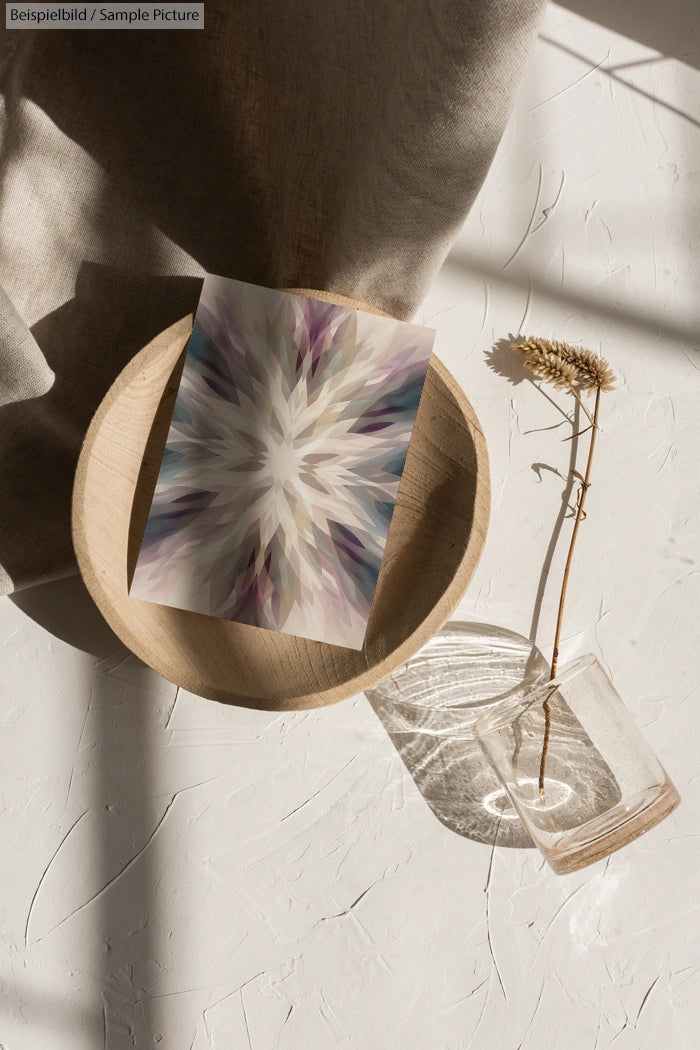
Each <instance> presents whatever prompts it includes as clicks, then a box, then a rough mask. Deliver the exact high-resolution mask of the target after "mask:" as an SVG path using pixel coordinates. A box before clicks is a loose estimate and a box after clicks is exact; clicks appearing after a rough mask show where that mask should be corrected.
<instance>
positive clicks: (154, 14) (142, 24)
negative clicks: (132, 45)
mask: <svg viewBox="0 0 700 1050" xmlns="http://www.w3.org/2000/svg"><path fill="white" fill-rule="evenodd" d="M5 28H6V29H203V28H204V4H167V3H164V4H119V3H116V4H113V3H111V4H110V3H108V4H70V3H66V4H61V3H59V4H56V3H53V4H5Z"/></svg>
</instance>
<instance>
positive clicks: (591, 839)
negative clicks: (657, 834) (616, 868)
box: [540, 777, 680, 875]
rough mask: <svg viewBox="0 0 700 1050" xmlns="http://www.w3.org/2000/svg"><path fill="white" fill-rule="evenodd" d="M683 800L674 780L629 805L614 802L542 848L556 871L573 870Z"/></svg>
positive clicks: (649, 826)
mask: <svg viewBox="0 0 700 1050" xmlns="http://www.w3.org/2000/svg"><path fill="white" fill-rule="evenodd" d="M679 803H680V795H679V794H678V792H677V790H676V788H675V787H674V785H673V784H672V783H671V781H670V780H669V779H668V777H667V778H666V780H665V781H664V783H663V784H660V785H657V786H656V787H655V788H653V789H649V790H648V791H645V792H644V793H643V794H642V795H640V796H638V797H637V798H636V799H632V800H630V801H629V802H628V803H627V804H626V805H622V804H620V805H619V806H615V807H614V808H613V809H612V810H610V811H609V812H608V813H605V814H604V815H603V816H601V817H600V818H598V819H597V820H593V821H591V822H590V823H589V824H587V825H586V826H585V827H580V828H576V829H574V830H571V831H569V832H565V833H564V834H563V835H562V836H561V838H560V839H559V841H558V842H557V843H556V845H554V846H551V847H545V846H543V845H542V844H541V843H540V851H541V852H542V854H543V855H544V858H545V860H546V861H547V863H548V865H549V866H550V868H551V869H552V871H554V872H555V873H556V874H557V875H570V874H571V873H572V872H574V871H579V870H580V869H581V868H585V867H587V866H588V865H589V864H595V863H596V861H599V860H604V859H605V858H606V857H608V856H610V854H611V853H615V852H616V851H617V850H619V849H622V847H623V846H626V845H627V844H628V843H630V842H633V841H634V840H635V839H637V838H639V837H640V836H641V835H644V834H645V833H646V832H647V831H651V829H652V828H654V827H656V825H657V824H660V823H661V821H662V820H665V818H666V817H667V816H668V815H669V814H670V813H672V812H673V810H674V809H675V808H676V807H677V806H678V804H679Z"/></svg>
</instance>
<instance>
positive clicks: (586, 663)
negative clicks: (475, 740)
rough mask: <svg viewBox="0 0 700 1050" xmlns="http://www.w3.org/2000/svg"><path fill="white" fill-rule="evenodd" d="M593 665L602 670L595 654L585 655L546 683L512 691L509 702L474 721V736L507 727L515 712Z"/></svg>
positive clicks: (538, 699) (504, 702)
mask: <svg viewBox="0 0 700 1050" xmlns="http://www.w3.org/2000/svg"><path fill="white" fill-rule="evenodd" d="M593 664H597V665H598V666H599V667H600V668H601V670H602V667H601V664H600V661H599V660H598V657H597V656H596V655H595V653H585V654H584V655H583V656H579V657H577V658H576V659H575V660H573V661H572V662H571V663H570V664H567V665H566V667H564V668H563V669H562V670H561V671H559V672H558V673H557V674H556V675H555V676H554V678H548V679H547V681H546V682H537V683H535V685H534V686H533V688H531V689H528V690H527V692H526V693H518V692H517V690H513V692H514V693H516V695H515V696H513V698H512V699H511V700H508V699H507V698H505V699H504V700H502V701H501V703H499V704H498V706H497V708H496V710H491V711H486V712H484V714H483V715H481V717H480V718H478V719H477V720H476V722H475V723H474V735H475V736H477V737H479V736H482V735H484V734H486V733H490V732H492V731H493V730H496V729H502V728H503V726H504V725H508V724H509V723H510V722H512V721H513V717H514V715H515V714H516V713H517V712H519V711H524V710H525V709H526V708H528V707H531V706H532V705H533V704H536V703H539V702H541V701H542V700H544V698H545V696H546V695H547V693H548V692H549V690H550V689H558V688H559V686H560V685H565V684H566V682H568V681H570V680H571V679H572V678H575V677H576V675H578V674H580V673H581V671H585V670H586V669H587V668H588V667H591V666H592V665H593Z"/></svg>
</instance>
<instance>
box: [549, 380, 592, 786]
mask: <svg viewBox="0 0 700 1050" xmlns="http://www.w3.org/2000/svg"><path fill="white" fill-rule="evenodd" d="M600 391H601V388H600V387H597V388H596V393H595V407H594V409H593V418H592V427H591V441H590V444H589V446H588V460H587V462H586V473H585V475H584V477H583V480H582V481H580V482H579V484H580V486H581V488H580V495H579V500H578V506H577V508H576V520H575V521H574V527H573V531H572V533H571V542H570V544H569V553H568V555H567V558H566V565H565V566H564V578H563V580H562V585H561V594H560V595H559V611H558V613H557V626H556V630H555V633H554V648H553V651H552V666H551V670H550V674H549V680H550V682H551V681H552V679H553V678H556V674H557V663H558V661H559V642H560V640H561V629H562V623H563V621H564V603H565V601H566V589H567V586H568V583H569V573H570V571H571V562H572V560H573V556H574V547H575V546H576V537H577V536H578V530H579V526H580V524H581V522H582V521H583V518H584V504H585V502H586V494H587V492H588V489H589V488H590V485H591V468H592V466H593V453H594V451H595V439H596V434H597V433H598V412H599V409H600ZM554 692H556V690H555V689H552V692H551V693H549V694H548V695H547V696H546V697H545V700H544V703H543V708H544V740H543V742H542V757H541V759H540V776H539V790H540V799H541V800H542V801H543V802H544V778H545V773H546V770H547V752H548V750H549V737H550V733H551V728H552V711H551V707H550V704H549V699H550V697H551V696H552V695H553V693H554Z"/></svg>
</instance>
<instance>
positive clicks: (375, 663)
mask: <svg viewBox="0 0 700 1050" xmlns="http://www.w3.org/2000/svg"><path fill="white" fill-rule="evenodd" d="M190 331H191V319H190V318H184V319H183V320H182V321H180V322H178V323H177V324H175V325H173V326H172V327H171V328H169V329H168V330H167V331H165V332H163V333H161V334H160V335H159V336H158V337H157V338H156V339H154V340H153V341H152V342H151V343H149V344H148V346H146V347H144V349H143V350H142V351H140V353H139V354H137V356H136V357H135V358H134V359H133V360H132V361H131V362H130V364H129V365H128V366H127V367H126V368H125V369H124V371H123V372H122V373H121V375H120V376H119V377H118V378H117V380H116V382H115V383H114V385H113V386H112V388H111V389H110V390H109V392H108V394H107V395H106V397H105V399H104V401H103V403H102V405H101V406H100V408H99V409H98V411H97V413H96V414H95V417H94V419H93V421H92V424H91V426H90V429H89V431H88V434H87V436H86V439H85V443H84V446H83V451H82V453H81V457H80V461H79V464H78V470H77V474H76V481H75V487H74V494H73V539H74V544H75V549H76V554H77V557H78V563H79V565H80V570H81V573H82V575H83V578H84V580H85V582H86V584H87V586H88V589H89V590H90V592H91V594H92V596H93V598H94V600H95V601H96V603H97V605H98V606H99V608H100V610H101V612H102V613H103V615H104V617H105V619H106V620H107V622H108V623H109V624H110V626H111V627H112V629H113V630H114V631H115V632H116V633H117V634H118V635H119V637H120V638H121V639H122V641H123V642H124V643H125V645H127V646H128V647H129V648H130V649H131V650H132V651H133V652H135V653H136V654H137V655H138V656H139V657H141V659H143V660H144V661H145V662H146V663H147V664H149V665H150V666H151V667H153V668H154V669H155V670H157V671H158V672H160V673H161V674H162V675H163V676H164V677H165V678H168V679H169V680H170V681H172V682H176V683H177V684H178V685H180V686H182V687H183V688H185V689H188V690H190V691H191V692H194V693H197V694H199V695H201V696H205V697H209V698H211V699H216V700H220V701H224V702H229V703H235V704H240V705H243V706H248V707H260V708H266V709H279V710H285V709H300V708H306V707H317V706H321V705H323V704H328V703H332V702H334V701H337V700H340V699H342V698H343V697H346V696H351V695H353V694H354V693H357V692H359V691H361V690H362V689H364V688H366V687H367V686H369V685H371V684H373V683H375V682H377V681H379V680H380V679H381V678H383V677H385V675H387V674H389V673H390V672H391V671H392V670H394V669H395V668H396V667H398V666H399V665H400V664H402V663H403V662H405V660H407V659H408V658H409V656H411V655H412V653H414V652H415V651H417V650H418V649H419V648H420V647H421V646H422V645H423V644H425V642H427V641H428V639H429V638H431V637H432V635H433V634H434V633H435V632H436V631H437V630H439V628H440V627H441V626H442V624H443V623H444V622H445V620H446V619H447V617H448V616H449V614H450V612H451V611H452V610H453V609H454V607H455V606H456V604H457V602H458V601H459V599H460V597H461V595H462V594H463V592H464V590H465V588H466V586H467V584H468V582H469V579H470V578H471V576H472V573H473V571H474V568H475V567H476V563H477V561H478V558H479V555H480V553H481V550H482V548H483V544H484V539H485V535H486V527H487V522H488V506H489V483H488V466H487V457H486V446H485V442H484V439H483V436H482V434H481V431H480V429H479V425H478V422H477V420H476V417H475V415H474V412H473V410H472V408H471V405H470V404H469V402H468V401H467V399H466V397H465V396H464V394H463V393H462V391H461V390H460V388H459V387H458V386H457V384H456V383H455V381H454V380H453V378H452V377H451V376H450V374H449V372H447V370H446V369H445V368H444V366H443V365H441V363H440V362H439V361H437V359H435V357H433V359H432V362H431V365H430V368H429V370H428V375H427V378H426V383H425V387H424V391H423V396H422V399H421V403H420V407H419V410H418V415H417V418H416V423H415V426H414V430H413V436H412V440H411V444H410V448H409V453H408V457H407V459H406V465H405V468H404V473H403V477H402V480H401V485H400V487H399V492H398V497H397V503H396V509H395V511H394V516H393V518H392V522H391V527H390V531H389V535H388V538H387V544H386V549H385V554H384V558H383V561H382V567H381V571H380V574H379V581H378V584H377V590H376V594H375V599H374V603H373V606H372V612H371V616H370V621H369V625H368V629H367V634H366V638H365V643H364V646H363V648H362V650H360V651H359V652H358V651H355V650H352V649H345V648H342V647H340V646H335V645H330V644H326V643H323V642H315V641H311V640H307V639H303V638H297V637H294V636H291V635H286V634H281V633H278V632H274V631H267V630H263V629H261V628H258V627H250V626H248V625H246V624H239V623H232V622H229V621H226V620H219V619H216V618H214V617H210V616H204V615H202V614H199V613H193V612H188V611H185V610H181V609H172V608H168V607H166V606H161V605H156V604H153V603H150V602H144V601H140V600H138V599H135V598H130V597H129V595H128V582H129V579H130V575H131V573H132V572H133V568H134V565H135V562H136V557H137V555H138V549H139V546H140V542H141V537H142V535H143V530H144V527H145V522H146V518H147V516H148V511H149V508H150V503H151V497H152V494H153V489H154V487H155V482H156V478H157V475H158V469H159V465H160V459H161V455H162V450H163V447H164V444H165V439H166V436H167V431H168V426H169V421H170V415H171V412H172V406H173V402H174V399H175V396H176V394H177V388H178V384H179V377H180V372H181V369H182V363H183V360H184V354H185V348H186V345H187V340H188V338H189V333H190Z"/></svg>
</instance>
